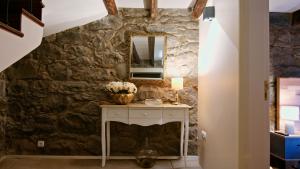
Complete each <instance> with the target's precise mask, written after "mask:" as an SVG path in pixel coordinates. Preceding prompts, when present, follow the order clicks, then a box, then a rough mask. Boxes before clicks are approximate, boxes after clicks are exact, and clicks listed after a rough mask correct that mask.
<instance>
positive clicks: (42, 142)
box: [37, 140, 45, 148]
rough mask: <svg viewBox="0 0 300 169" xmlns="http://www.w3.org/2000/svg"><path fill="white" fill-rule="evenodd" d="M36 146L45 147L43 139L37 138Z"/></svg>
mask: <svg viewBox="0 0 300 169" xmlns="http://www.w3.org/2000/svg"><path fill="white" fill-rule="evenodd" d="M37 147H38V148H44V147H45V141H44V140H38V142H37Z"/></svg>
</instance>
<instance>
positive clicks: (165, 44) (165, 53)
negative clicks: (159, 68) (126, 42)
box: [127, 33, 168, 81]
mask: <svg viewBox="0 0 300 169" xmlns="http://www.w3.org/2000/svg"><path fill="white" fill-rule="evenodd" d="M134 36H144V37H149V36H150V37H155V36H161V37H164V52H163V63H164V64H163V77H162V79H154V78H153V79H147V78H141V79H132V78H131V76H130V73H131V72H130V68H131V59H132V52H133V51H132V44H133V41H132V38H133V37H134ZM167 46H168V45H167V34H166V33H132V34H131V35H130V46H129V47H130V52H129V57H128V66H127V67H128V69H127V72H128V79H129V80H143V81H144V80H147V81H151V80H155V81H162V80H165V75H166V61H167Z"/></svg>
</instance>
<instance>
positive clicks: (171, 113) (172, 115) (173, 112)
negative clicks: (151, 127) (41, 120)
mask: <svg viewBox="0 0 300 169" xmlns="http://www.w3.org/2000/svg"><path fill="white" fill-rule="evenodd" d="M163 118H164V119H184V110H183V109H165V110H164V112H163Z"/></svg>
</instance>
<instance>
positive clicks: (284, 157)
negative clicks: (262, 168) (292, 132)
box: [270, 132, 300, 169]
mask: <svg viewBox="0 0 300 169" xmlns="http://www.w3.org/2000/svg"><path fill="white" fill-rule="evenodd" d="M270 141H271V147H270V150H271V156H270V162H271V166H272V167H276V168H279V169H294V168H295V166H297V164H298V162H299V161H300V135H299V136H284V135H282V134H278V133H274V132H270Z"/></svg>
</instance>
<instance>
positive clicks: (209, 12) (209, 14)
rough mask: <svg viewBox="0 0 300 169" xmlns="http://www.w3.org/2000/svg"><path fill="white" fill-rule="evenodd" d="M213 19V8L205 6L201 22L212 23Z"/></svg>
mask: <svg viewBox="0 0 300 169" xmlns="http://www.w3.org/2000/svg"><path fill="white" fill-rule="evenodd" d="M214 18H215V7H214V6H207V7H205V8H204V11H203V20H204V21H212V20H213V19H214Z"/></svg>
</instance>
